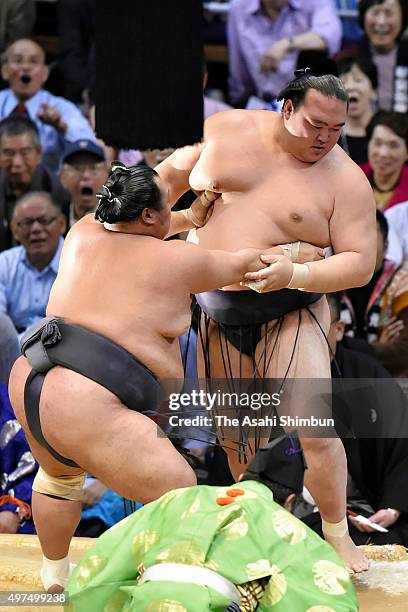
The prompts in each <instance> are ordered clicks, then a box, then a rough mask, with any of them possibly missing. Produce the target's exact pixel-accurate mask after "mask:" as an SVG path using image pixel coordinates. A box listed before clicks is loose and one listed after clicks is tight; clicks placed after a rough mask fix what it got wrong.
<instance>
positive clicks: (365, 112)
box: [339, 58, 377, 164]
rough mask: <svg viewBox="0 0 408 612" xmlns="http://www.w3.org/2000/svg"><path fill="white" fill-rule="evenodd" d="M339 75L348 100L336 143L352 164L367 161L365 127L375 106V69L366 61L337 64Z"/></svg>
mask: <svg viewBox="0 0 408 612" xmlns="http://www.w3.org/2000/svg"><path fill="white" fill-rule="evenodd" d="M339 76H340V78H341V80H342V81H343V83H344V87H345V88H346V90H347V93H348V95H349V97H350V103H349V108H348V113H347V119H346V125H345V127H344V131H343V133H342V137H341V140H340V142H339V144H340V145H341V146H342V147H343V149H344V150H345V151H346V152H347V153H348V154H349V155H350V157H351V159H353V160H354V161H355V162H356V164H364V163H367V161H368V151H367V148H368V138H367V134H366V128H367V125H368V123H369V122H370V120H371V118H372V116H373V114H374V112H375V110H376V104H377V93H376V90H377V68H376V66H375V64H373V63H372V62H370V61H369V60H366V59H360V58H355V59H354V58H351V59H347V60H344V61H342V62H340V63H339Z"/></svg>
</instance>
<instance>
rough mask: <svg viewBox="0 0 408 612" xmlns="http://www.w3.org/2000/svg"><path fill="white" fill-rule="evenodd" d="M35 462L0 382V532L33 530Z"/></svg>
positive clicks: (28, 531) (3, 385)
mask: <svg viewBox="0 0 408 612" xmlns="http://www.w3.org/2000/svg"><path fill="white" fill-rule="evenodd" d="M37 469H38V466H37V464H36V462H35V460H34V457H33V455H32V454H31V451H30V447H29V446H28V442H27V439H26V437H25V434H24V431H23V430H22V429H21V425H20V423H19V422H18V421H17V419H16V417H15V414H14V412H13V408H12V407H11V404H10V400H9V397H8V393H7V387H6V385H5V384H1V383H0V471H1V483H0V533H35V528H34V523H33V520H32V518H31V493H32V486H33V480H34V476H35V474H36V472H37Z"/></svg>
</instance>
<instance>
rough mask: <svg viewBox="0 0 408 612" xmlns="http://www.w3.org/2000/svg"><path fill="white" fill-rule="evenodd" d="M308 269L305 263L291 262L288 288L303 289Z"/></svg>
mask: <svg viewBox="0 0 408 612" xmlns="http://www.w3.org/2000/svg"><path fill="white" fill-rule="evenodd" d="M309 273H310V270H309V268H308V266H307V265H306V264H298V263H294V264H293V272H292V278H291V279H290V281H289V284H288V285H287V288H288V289H300V290H301V291H304V290H305V289H306V285H307V279H308V277H309Z"/></svg>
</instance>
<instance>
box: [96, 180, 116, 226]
mask: <svg viewBox="0 0 408 612" xmlns="http://www.w3.org/2000/svg"><path fill="white" fill-rule="evenodd" d="M96 197H97V198H98V200H99V204H98V206H97V208H96V211H95V219H98V221H106V222H107V223H117V222H118V221H119V220H120V211H121V207H122V204H121V201H120V199H119V198H118V197H117V196H115V194H114V192H112V186H111V188H110V189H109V187H107V186H106V185H102V189H101V191H100V192H98V193H97V194H96Z"/></svg>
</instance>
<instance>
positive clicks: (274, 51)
mask: <svg viewBox="0 0 408 612" xmlns="http://www.w3.org/2000/svg"><path fill="white" fill-rule="evenodd" d="M289 48H290V45H289V40H288V39H287V38H281V40H278V41H276V42H275V43H274V44H273V45H272V46H271V47H270V48H269V49H268V50H267V52H266V53H264V55H263V56H262V57H261V65H260V71H261V73H262V74H266V73H268V72H271V71H274V70H277V68H278V65H279V64H280V62H281V60H282V59H283V58H284V57H285V55H286V54H287V53H288V52H289Z"/></svg>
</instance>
